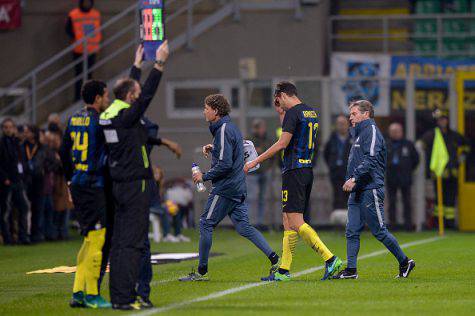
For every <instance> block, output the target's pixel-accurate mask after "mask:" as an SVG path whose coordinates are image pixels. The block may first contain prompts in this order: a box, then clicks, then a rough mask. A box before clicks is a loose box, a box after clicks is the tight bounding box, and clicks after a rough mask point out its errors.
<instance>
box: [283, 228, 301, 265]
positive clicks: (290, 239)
mask: <svg viewBox="0 0 475 316" xmlns="http://www.w3.org/2000/svg"><path fill="white" fill-rule="evenodd" d="M298 240H299V235H298V234H297V232H296V231H293V230H285V231H284V238H283V240H282V261H281V263H280V267H279V268H281V269H285V270H289V271H290V266H291V265H292V257H293V255H294V252H295V246H296V245H297V241H298Z"/></svg>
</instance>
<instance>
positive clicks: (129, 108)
mask: <svg viewBox="0 0 475 316" xmlns="http://www.w3.org/2000/svg"><path fill="white" fill-rule="evenodd" d="M168 54H169V50H168V43H167V42H166V41H165V42H164V43H163V44H162V45H161V46H160V47H159V48H158V49H157V52H156V62H155V66H154V68H153V69H152V70H151V72H150V74H149V76H148V78H147V80H146V81H145V83H144V85H143V89H142V88H141V87H140V84H139V83H138V82H137V81H136V80H134V79H131V78H125V79H121V80H119V81H118V82H117V83H116V85H115V87H114V94H115V96H116V100H115V101H114V102H113V103H112V104H111V106H110V107H109V108H108V109H107V110H106V111H105V112H104V113H102V114H101V116H100V124H101V125H102V126H103V129H104V136H105V138H106V144H107V148H108V151H109V158H108V166H109V170H110V174H111V177H112V180H113V194H114V198H115V200H116V201H117V210H116V215H115V221H114V234H113V238H112V249H111V256H110V257H111V259H110V265H111V274H110V293H111V301H112V307H113V308H115V309H123V310H130V309H140V308H141V305H140V304H136V303H135V299H136V296H137V293H136V289H135V286H136V283H137V279H138V273H139V266H140V258H141V255H142V253H143V252H145V251H146V246H145V245H146V244H145V238H146V236H147V230H148V222H149V219H148V214H149V207H150V192H149V191H150V187H149V186H148V185H147V181H148V180H150V179H152V169H151V166H150V162H149V158H148V154H147V149H146V145H147V138H148V134H147V129H146V127H145V122H144V121H143V120H142V119H141V118H142V116H143V114H144V113H145V111H146V110H147V108H148V106H149V105H150V102H151V101H152V99H153V97H154V96H155V93H156V91H157V88H158V84H159V82H160V79H161V77H162V71H163V66H164V64H165V61H166V59H167V58H168Z"/></svg>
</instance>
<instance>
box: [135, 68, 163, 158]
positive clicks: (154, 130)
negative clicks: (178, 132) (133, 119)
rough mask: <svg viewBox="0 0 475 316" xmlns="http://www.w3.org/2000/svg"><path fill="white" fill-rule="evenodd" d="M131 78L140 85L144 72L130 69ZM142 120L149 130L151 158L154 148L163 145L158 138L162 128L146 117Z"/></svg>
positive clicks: (148, 151)
mask: <svg viewBox="0 0 475 316" xmlns="http://www.w3.org/2000/svg"><path fill="white" fill-rule="evenodd" d="M129 77H130V78H132V79H134V80H137V81H138V82H139V83H140V78H141V77H142V70H141V69H140V68H137V67H135V66H132V68H130V72H129ZM142 120H143V121H144V122H145V128H146V129H147V135H148V138H147V146H146V147H147V153H148V155H149V156H150V154H151V153H152V150H153V146H160V145H162V139H161V138H160V137H158V131H159V129H160V127H159V126H158V124H157V123H154V122H152V121H151V120H150V119H148V118H147V117H145V116H142Z"/></svg>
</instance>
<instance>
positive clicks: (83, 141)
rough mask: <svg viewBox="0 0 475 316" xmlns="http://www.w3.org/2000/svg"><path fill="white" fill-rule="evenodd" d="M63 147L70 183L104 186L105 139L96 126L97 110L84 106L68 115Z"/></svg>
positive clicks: (99, 128) (97, 120)
mask: <svg viewBox="0 0 475 316" xmlns="http://www.w3.org/2000/svg"><path fill="white" fill-rule="evenodd" d="M62 146H63V148H62V150H61V151H62V153H63V155H64V154H66V155H65V156H66V157H68V158H66V159H69V162H70V163H72V166H71V169H72V170H71V171H72V173H70V174H69V177H70V181H71V183H72V184H74V185H79V186H93V187H103V186H104V172H105V166H106V151H105V139H104V132H103V131H102V127H101V126H100V125H99V113H98V112H97V111H96V110H95V109H93V108H83V109H82V110H80V111H78V112H76V113H75V114H74V115H73V116H71V118H70V119H69V121H68V127H67V128H66V132H65V134H64V138H63V145H62ZM63 155H62V156H63ZM63 160H64V159H63ZM66 174H67V176H68V173H66ZM69 177H68V178H69Z"/></svg>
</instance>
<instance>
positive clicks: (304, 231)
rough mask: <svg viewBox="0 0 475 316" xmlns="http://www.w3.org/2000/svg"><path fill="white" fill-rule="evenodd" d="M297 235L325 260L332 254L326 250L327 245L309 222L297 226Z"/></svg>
mask: <svg viewBox="0 0 475 316" xmlns="http://www.w3.org/2000/svg"><path fill="white" fill-rule="evenodd" d="M299 235H300V236H301V237H302V238H303V240H305V242H306V243H307V244H308V245H309V246H310V247H312V249H313V250H315V251H316V252H318V254H319V255H320V256H321V257H322V258H323V260H325V261H327V260H328V259H330V258H331V257H333V254H332V252H331V251H330V250H328V248H327V246H325V244H324V243H323V242H322V241H321V240H320V237H318V234H317V232H316V231H315V230H313V228H312V227H310V225H309V224H307V223H305V224H303V225H302V226H300V228H299Z"/></svg>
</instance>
